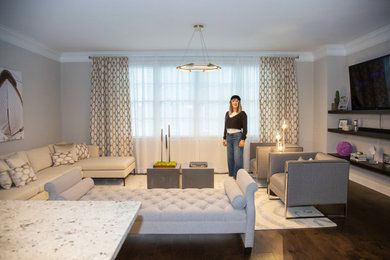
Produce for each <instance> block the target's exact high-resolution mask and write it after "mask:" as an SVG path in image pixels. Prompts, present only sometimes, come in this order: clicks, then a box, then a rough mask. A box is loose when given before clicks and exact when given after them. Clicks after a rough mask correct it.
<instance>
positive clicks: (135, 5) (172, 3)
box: [0, 0, 390, 53]
mask: <svg viewBox="0 0 390 260" xmlns="http://www.w3.org/2000/svg"><path fill="white" fill-rule="evenodd" d="M195 24H203V25H204V26H205V29H204V32H203V35H204V37H205V42H206V45H207V49H208V51H209V52H214V51H215V52H217V51H219V52H234V53H239V52H313V51H316V50H318V49H319V48H321V47H322V46H324V45H334V44H335V45H343V44H347V43H349V42H351V41H353V40H355V39H357V38H359V37H363V36H364V35H366V34H368V33H370V32H373V31H375V30H378V29H380V28H382V27H384V26H389V25H390V0H290V1H289V0H240V1H238V0H214V1H210V0H196V1H190V0H33V1H32V0H0V27H2V28H3V29H7V30H8V31H11V32H13V33H17V34H18V35H23V37H26V39H31V40H34V41H36V42H39V43H40V44H42V46H45V47H47V48H49V49H51V50H53V51H55V52H58V53H66V52H86V53H88V52H165V51H168V52H169V51H184V50H185V49H186V47H187V45H188V43H189V39H190V37H191V35H192V32H193V28H192V27H193V25H195ZM200 48H201V46H200V42H195V41H193V42H192V43H191V46H190V49H194V50H195V49H200Z"/></svg>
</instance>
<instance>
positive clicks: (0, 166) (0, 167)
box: [0, 160, 9, 172]
mask: <svg viewBox="0 0 390 260" xmlns="http://www.w3.org/2000/svg"><path fill="white" fill-rule="evenodd" d="M8 170H9V167H8V164H7V163H6V162H5V161H4V160H0V172H4V171H8Z"/></svg>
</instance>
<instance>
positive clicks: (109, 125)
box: [91, 57, 133, 156]
mask: <svg viewBox="0 0 390 260" xmlns="http://www.w3.org/2000/svg"><path fill="white" fill-rule="evenodd" d="M130 115H131V114H130V94H129V60H128V58H127V57H94V58H92V74H91V143H92V144H96V145H98V146H99V149H100V151H101V152H102V154H103V155H105V156H129V155H130V156H131V155H133V137H132V133H131V116H130Z"/></svg>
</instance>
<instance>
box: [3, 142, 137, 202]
mask: <svg viewBox="0 0 390 260" xmlns="http://www.w3.org/2000/svg"><path fill="white" fill-rule="evenodd" d="M87 147H88V151H89V158H88V159H82V160H79V161H77V162H76V163H74V164H72V165H61V166H56V167H54V166H53V160H52V156H51V155H52V154H53V153H54V145H53V144H50V145H47V146H42V147H39V148H36V149H31V150H26V151H19V152H17V153H16V154H18V155H19V157H20V158H22V159H23V160H24V161H26V162H28V163H29V164H30V165H31V167H32V168H33V170H34V172H35V174H36V176H37V180H35V181H32V182H30V183H28V184H26V185H25V186H22V187H14V186H12V187H11V188H10V189H3V188H0V199H1V200H34V199H35V200H46V199H47V198H48V195H47V193H46V192H45V191H44V185H45V183H47V182H50V181H52V180H54V179H56V178H58V177H60V176H62V175H63V174H65V173H66V172H68V171H69V170H71V169H74V168H76V169H79V170H80V171H81V173H82V174H83V176H84V177H92V178H123V179H124V178H126V177H127V176H128V175H129V173H131V172H132V171H133V170H134V169H135V158H134V157H99V148H98V146H96V145H87ZM13 154H15V153H12V154H4V155H0V160H5V159H6V158H8V157H9V156H11V155H13Z"/></svg>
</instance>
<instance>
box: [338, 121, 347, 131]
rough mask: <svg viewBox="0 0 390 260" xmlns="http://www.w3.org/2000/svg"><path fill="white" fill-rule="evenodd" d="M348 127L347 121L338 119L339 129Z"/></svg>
mask: <svg viewBox="0 0 390 260" xmlns="http://www.w3.org/2000/svg"><path fill="white" fill-rule="evenodd" d="M345 125H348V119H339V127H338V128H339V129H342V128H343V126H345Z"/></svg>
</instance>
